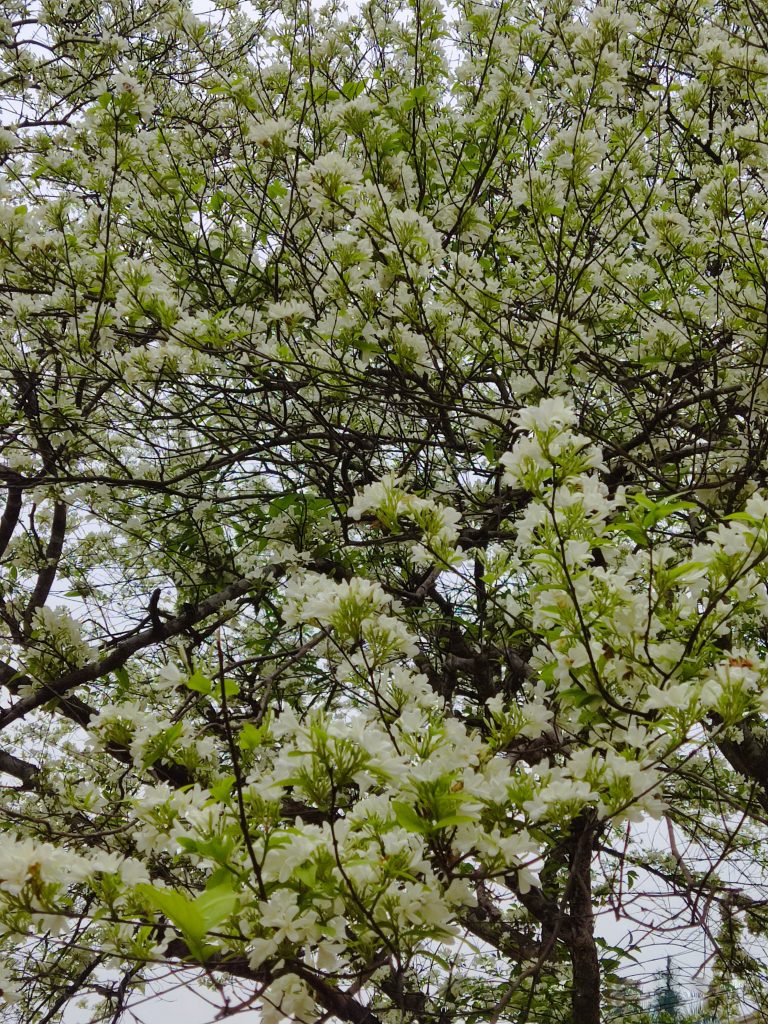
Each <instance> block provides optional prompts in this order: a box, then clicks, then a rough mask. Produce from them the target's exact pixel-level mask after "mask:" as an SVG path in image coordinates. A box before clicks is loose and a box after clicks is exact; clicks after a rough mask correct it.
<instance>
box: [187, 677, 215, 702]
mask: <svg viewBox="0 0 768 1024" xmlns="http://www.w3.org/2000/svg"><path fill="white" fill-rule="evenodd" d="M184 685H185V686H186V687H187V688H188V689H189V690H194V691H195V693H202V694H203V696H204V697H208V696H210V695H211V693H212V692H213V683H212V681H211V680H210V679H208V678H207V677H206V676H204V675H203V674H202V672H194V673H193V674H192V675H191V676H190V677H189V679H187V681H186V683H185V684H184Z"/></svg>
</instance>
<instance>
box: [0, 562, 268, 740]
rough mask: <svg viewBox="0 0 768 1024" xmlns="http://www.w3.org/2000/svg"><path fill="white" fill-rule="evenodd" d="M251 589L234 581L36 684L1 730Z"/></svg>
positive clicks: (7, 714)
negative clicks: (98, 655)
mask: <svg viewBox="0 0 768 1024" xmlns="http://www.w3.org/2000/svg"><path fill="white" fill-rule="evenodd" d="M277 571H278V570H277V568H276V567H274V566H272V567H270V570H269V572H268V573H267V575H266V579H271V578H272V577H274V575H275V574H276V573H277ZM265 582H266V580H265ZM253 586H254V583H253V581H252V580H245V579H241V580H237V582H235V583H232V584H230V586H228V587H225V588H224V589H223V590H220V591H219V592H218V593H216V594H212V595H211V597H207V598H206V599H205V600H204V601H200V603H199V604H196V605H186V606H185V609H184V611H183V612H182V613H181V615H177V616H175V617H174V618H171V619H167V620H166V621H165V622H160V623H157V624H154V623H153V625H152V626H151V627H150V628H149V629H144V630H142V631H141V632H140V633H136V634H135V635H134V636H131V637H128V638H127V639H125V640H123V641H121V642H120V643H118V644H116V646H115V647H113V648H112V649H111V650H110V651H109V653H108V654H106V655H105V656H104V657H103V658H101V659H100V660H98V661H89V662H87V663H86V664H85V665H82V666H80V667H79V668H76V669H73V670H72V671H71V672H67V673H65V674H64V675H63V676H59V678H58V679H52V680H49V681H47V682H44V683H38V684H37V692H36V693H33V694H31V695H30V696H29V697H22V698H21V699H20V700H18V701H16V703H15V704H14V705H13V707H11V708H8V710H7V711H4V712H3V713H2V714H0V729H4V728H5V727H6V726H7V725H10V723H11V722H15V721H17V720H18V719H20V718H23V717H24V716H25V715H26V714H28V713H29V712H30V711H33V710H34V709H35V708H39V707H41V706H42V705H43V704H47V703H48V701H49V700H51V699H52V698H54V697H63V696H65V695H66V694H68V693H69V692H70V691H71V690H75V689H76V688H77V687H78V686H83V685H84V684H85V683H92V682H93V681H94V680H96V679H101V678H102V677H103V676H105V675H107V674H108V673H109V672H114V670H115V669H118V668H121V667H122V666H123V665H124V664H125V663H126V662H127V661H128V659H129V658H130V657H131V655H133V654H136V653H137V652H138V651H141V650H143V649H144V648H146V647H151V646H152V645H153V644H156V643H160V642H161V641H163V640H169V639H171V638H172V637H175V636H178V635H179V634H181V633H184V632H185V631H186V630H187V629H189V627H190V626H193V625H195V624H196V623H198V622H201V621H202V620H203V619H207V618H208V616H210V615H214V614H215V613H216V612H218V611H220V609H221V608H222V607H223V606H224V605H226V604H228V603H229V602H230V601H234V600H236V599H237V598H238V597H242V596H243V594H246V593H247V592H248V591H249V590H251V589H252V588H253ZM4 681H5V680H4ZM16 682H17V683H18V684H19V685H21V684H23V683H27V684H29V683H31V684H32V685H35V684H34V681H33V680H31V679H28V678H27V679H22V678H17V680H16Z"/></svg>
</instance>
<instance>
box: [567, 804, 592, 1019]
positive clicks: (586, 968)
mask: <svg viewBox="0 0 768 1024" xmlns="http://www.w3.org/2000/svg"><path fill="white" fill-rule="evenodd" d="M595 832H596V820H595V815H594V812H592V811H589V812H584V813H582V814H581V815H580V816H579V817H578V818H577V819H576V820H575V822H574V823H573V829H572V842H571V850H570V875H569V881H568V906H569V910H570V914H569V917H570V928H569V929H568V934H567V939H566V943H567V945H568V952H569V954H570V958H571V967H572V970H573V988H572V991H571V1014H572V1020H573V1024H600V963H599V961H598V958H597V946H596V944H595V935H594V930H595V918H594V913H593V911H592V875H591V864H592V847H593V842H594V838H595Z"/></svg>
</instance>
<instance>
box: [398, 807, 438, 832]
mask: <svg viewBox="0 0 768 1024" xmlns="http://www.w3.org/2000/svg"><path fill="white" fill-rule="evenodd" d="M391 806H392V811H393V813H394V815H395V820H396V821H397V824H398V825H399V826H400V828H404V829H405V830H406V832H416V833H417V834H418V835H426V833H427V832H429V831H430V826H429V823H428V822H426V821H424V819H423V818H420V817H419V815H418V814H417V813H416V811H415V810H414V809H413V807H411V805H410V804H406V803H403V802H402V801H401V800H393V801H392V805H391Z"/></svg>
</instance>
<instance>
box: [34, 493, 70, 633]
mask: <svg viewBox="0 0 768 1024" xmlns="http://www.w3.org/2000/svg"><path fill="white" fill-rule="evenodd" d="M66 530H67V506H66V505H65V504H64V502H63V501H57V502H56V504H55V505H54V508H53V521H52V523H51V535H50V537H49V538H48V544H47V546H46V549H45V565H44V566H43V568H42V569H41V570H40V572H39V573H38V576H37V582H36V583H35V589H34V590H33V591H32V596H31V597H30V599H29V604H28V605H27V607H26V609H25V611H24V623H25V625H26V626H27V627H28V626H29V623H30V622H31V621H32V616H33V615H34V613H35V611H36V610H37V609H38V608H42V606H43V605H44V604H45V602H46V601H47V600H48V595H49V594H50V592H51V587H52V586H53V581H54V580H55V579H56V570H57V569H58V567H59V560H60V559H61V553H62V551H63V550H64V535H65V533H66Z"/></svg>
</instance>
